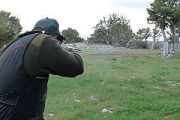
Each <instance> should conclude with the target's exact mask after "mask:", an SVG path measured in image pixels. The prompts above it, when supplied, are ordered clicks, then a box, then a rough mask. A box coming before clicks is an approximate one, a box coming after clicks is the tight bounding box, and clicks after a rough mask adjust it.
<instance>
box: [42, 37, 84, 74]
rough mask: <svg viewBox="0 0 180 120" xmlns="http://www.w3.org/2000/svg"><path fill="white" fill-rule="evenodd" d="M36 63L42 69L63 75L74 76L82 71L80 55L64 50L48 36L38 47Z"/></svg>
mask: <svg viewBox="0 0 180 120" xmlns="http://www.w3.org/2000/svg"><path fill="white" fill-rule="evenodd" d="M38 65H39V66H40V68H41V69H42V71H48V72H49V73H51V74H54V75H61V76H65V77H75V76H77V75H80V74H82V73H83V72H84V66H83V60H82V58H81V56H80V55H78V54H77V53H73V52H69V51H67V50H65V49H64V48H62V47H61V46H60V45H59V43H58V41H57V40H55V39H53V38H52V37H50V36H48V37H46V38H45V39H44V42H43V43H42V45H41V47H40V51H39V54H38Z"/></svg>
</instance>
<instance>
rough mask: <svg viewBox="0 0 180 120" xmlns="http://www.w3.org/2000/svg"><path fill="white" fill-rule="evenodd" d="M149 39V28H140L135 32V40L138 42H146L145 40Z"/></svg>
mask: <svg viewBox="0 0 180 120" xmlns="http://www.w3.org/2000/svg"><path fill="white" fill-rule="evenodd" d="M149 37H151V31H150V28H149V27H148V28H140V29H139V30H138V31H137V32H136V39H137V40H140V41H143V40H144V41H147V39H148V38H149Z"/></svg>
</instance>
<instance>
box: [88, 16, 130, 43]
mask: <svg viewBox="0 0 180 120" xmlns="http://www.w3.org/2000/svg"><path fill="white" fill-rule="evenodd" d="M129 22H130V20H126V18H125V17H124V16H123V15H119V14H115V13H113V14H110V15H109V16H108V17H103V20H100V22H99V23H98V24H96V26H95V27H94V29H95V31H94V34H92V36H91V37H90V38H88V42H93V43H104V44H106V43H107V42H108V43H111V44H119V45H120V46H125V45H126V43H127V42H128V41H130V39H131V38H132V37H133V32H132V30H131V27H130V25H129Z"/></svg>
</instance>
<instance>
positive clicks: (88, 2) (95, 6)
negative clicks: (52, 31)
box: [0, 0, 154, 39]
mask: <svg viewBox="0 0 180 120" xmlns="http://www.w3.org/2000/svg"><path fill="white" fill-rule="evenodd" d="M153 2H154V0H28V1H27V0H1V2H0V3H1V4H0V11H6V12H10V13H11V15H12V16H16V17H17V18H19V20H20V24H21V26H22V27H23V30H22V32H26V31H29V30H32V29H33V27H34V25H35V23H36V22H37V21H39V20H41V19H44V18H46V17H48V18H53V19H56V20H57V21H58V23H59V25H60V28H59V30H60V31H61V32H62V30H65V29H67V28H69V27H70V28H72V29H76V30H77V31H78V32H79V36H80V37H82V38H84V39H86V38H88V37H90V35H91V34H93V32H94V29H93V27H95V26H96V24H98V23H99V21H100V20H102V19H103V17H107V16H108V15H110V14H112V13H116V14H119V15H123V16H125V18H126V19H127V20H130V25H131V28H132V30H133V31H134V32H137V30H138V29H139V28H146V27H152V25H149V24H148V23H147V17H148V14H147V10H146V8H149V7H150V3H153Z"/></svg>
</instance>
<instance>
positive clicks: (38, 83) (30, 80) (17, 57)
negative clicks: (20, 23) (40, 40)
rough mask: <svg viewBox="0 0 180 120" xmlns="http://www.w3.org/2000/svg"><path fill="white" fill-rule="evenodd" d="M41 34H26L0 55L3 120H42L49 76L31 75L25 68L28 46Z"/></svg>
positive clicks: (0, 116)
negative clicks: (24, 57)
mask: <svg viewBox="0 0 180 120" xmlns="http://www.w3.org/2000/svg"><path fill="white" fill-rule="evenodd" d="M38 34H39V33H33V32H29V33H25V34H23V35H21V36H19V37H18V38H17V39H15V40H14V41H12V42H11V43H9V44H8V45H7V47H6V48H5V49H4V50H3V51H2V53H1V55H0V120H29V119H31V118H34V117H36V118H39V119H38V120H40V118H42V117H43V111H44V107H45V99H46V94H47V82H48V77H49V75H47V76H46V77H37V76H33V77H32V76H29V74H28V73H27V72H26V70H25V68H24V66H23V60H24V59H23V56H24V53H25V50H26V48H27V46H28V44H29V43H30V42H31V41H32V40H33V38H34V37H36V36H37V35H38Z"/></svg>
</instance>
